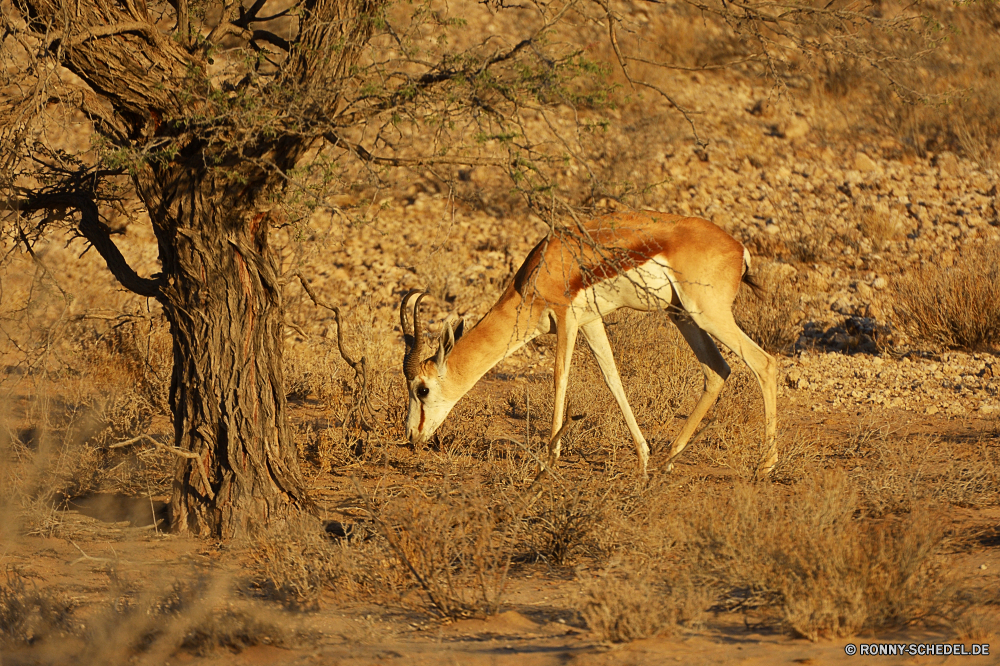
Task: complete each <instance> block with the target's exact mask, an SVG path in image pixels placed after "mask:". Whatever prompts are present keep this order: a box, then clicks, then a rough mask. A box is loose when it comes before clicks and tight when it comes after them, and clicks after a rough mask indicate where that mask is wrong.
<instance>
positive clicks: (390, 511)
mask: <svg viewBox="0 0 1000 666" xmlns="http://www.w3.org/2000/svg"><path fill="white" fill-rule="evenodd" d="M366 504H367V506H368V507H369V511H370V513H371V517H372V519H373V520H374V521H375V523H376V524H377V525H378V526H379V528H380V530H381V532H382V536H383V537H384V538H385V539H386V541H387V542H388V544H389V547H390V548H391V549H392V551H393V552H394V553H395V555H396V557H398V558H399V561H400V562H401V563H402V565H403V567H405V568H406V570H408V571H409V573H410V575H411V576H412V577H413V580H414V582H415V583H416V585H418V586H419V587H420V589H421V590H422V591H423V593H424V594H425V595H426V596H427V599H428V601H429V602H430V605H431V607H432V608H433V609H434V610H435V611H436V612H437V613H439V614H440V615H441V616H442V617H451V618H457V617H470V616H485V615H490V614H492V613H495V612H496V611H497V609H498V608H499V606H500V600H501V597H502V595H503V593H504V588H505V585H506V581H507V571H508V568H509V566H510V559H511V548H510V543H511V540H512V537H513V534H512V532H513V531H514V530H515V529H516V526H517V525H516V521H514V520H512V519H511V517H510V516H509V515H507V516H505V515H501V514H502V513H503V508H502V507H496V506H491V505H492V503H491V502H490V500H489V498H488V497H486V496H485V495H484V494H483V489H482V488H481V487H479V486H477V485H475V484H472V483H464V484H457V485H452V484H451V483H450V482H449V481H448V479H445V482H444V483H443V484H441V485H440V486H439V487H437V488H433V489H431V490H430V491H429V492H426V493H425V492H423V491H421V490H416V489H414V490H408V491H404V492H402V493H400V494H399V495H396V496H395V497H392V498H390V499H389V500H387V501H386V502H384V503H383V504H382V505H381V506H375V504H374V503H373V502H372V501H371V500H366Z"/></svg>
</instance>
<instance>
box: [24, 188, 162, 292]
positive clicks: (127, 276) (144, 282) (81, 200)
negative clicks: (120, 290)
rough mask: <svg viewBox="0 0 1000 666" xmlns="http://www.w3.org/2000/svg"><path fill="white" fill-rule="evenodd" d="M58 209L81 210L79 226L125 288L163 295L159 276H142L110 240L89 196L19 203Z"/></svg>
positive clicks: (62, 195) (30, 208)
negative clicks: (157, 277)
mask: <svg viewBox="0 0 1000 666" xmlns="http://www.w3.org/2000/svg"><path fill="white" fill-rule="evenodd" d="M58 208H75V209H77V210H78V211H80V222H79V224H78V225H77V228H78V229H79V230H80V233H81V234H82V235H83V237H84V238H86V239H87V240H88V241H89V242H90V244H91V245H92V246H93V247H94V249H96V250H97V252H98V253H99V254H100V255H101V257H102V258H103V259H104V261H105V263H107V265H108V270H110V271H111V274H112V275H114V276H115V279H116V280H118V282H119V283H120V284H121V285H122V286H123V287H125V288H126V289H128V290H129V291H131V292H134V293H136V294H138V295H140V296H145V297H146V298H159V297H160V296H162V292H161V290H160V286H161V281H160V280H159V279H156V278H144V277H140V276H139V274H138V273H136V272H135V270H133V269H132V267H131V266H129V265H128V262H127V261H126V260H125V257H124V256H122V253H121V250H119V249H118V246H117V245H115V243H114V241H112V240H111V230H110V229H108V228H107V226H105V225H104V223H103V222H101V220H100V214H99V212H98V210H97V204H96V203H94V201H93V199H91V198H90V197H88V196H86V195H84V194H77V193H73V192H54V193H50V194H41V195H38V196H36V197H34V198H32V199H29V200H27V201H24V202H21V205H20V211H22V212H25V211H35V210H46V209H49V210H51V209H58Z"/></svg>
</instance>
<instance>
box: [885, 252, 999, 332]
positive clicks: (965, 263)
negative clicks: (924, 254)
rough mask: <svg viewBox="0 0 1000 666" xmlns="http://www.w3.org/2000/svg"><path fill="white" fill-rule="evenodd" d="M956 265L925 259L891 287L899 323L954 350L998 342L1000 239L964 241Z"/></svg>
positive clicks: (907, 330) (906, 328)
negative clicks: (925, 260)
mask: <svg viewBox="0 0 1000 666" xmlns="http://www.w3.org/2000/svg"><path fill="white" fill-rule="evenodd" d="M961 251H962V254H961V255H960V257H959V258H958V259H957V260H956V262H955V265H954V266H939V265H936V264H933V263H932V264H928V265H927V266H925V267H922V268H921V269H920V270H919V271H911V272H909V273H907V274H904V275H903V276H901V277H900V278H899V279H898V280H897V281H896V282H895V284H894V287H893V294H892V295H893V308H894V310H895V313H896V317H897V319H898V322H899V325H900V326H901V327H902V329H903V330H904V331H906V333H907V334H908V335H909V336H910V338H911V339H913V340H915V341H920V342H924V343H930V344H932V345H940V346H943V347H946V348H953V349H969V350H979V349H997V348H998V347H1000V244H998V243H991V244H986V245H978V244H977V245H965V246H963V247H962V250H961Z"/></svg>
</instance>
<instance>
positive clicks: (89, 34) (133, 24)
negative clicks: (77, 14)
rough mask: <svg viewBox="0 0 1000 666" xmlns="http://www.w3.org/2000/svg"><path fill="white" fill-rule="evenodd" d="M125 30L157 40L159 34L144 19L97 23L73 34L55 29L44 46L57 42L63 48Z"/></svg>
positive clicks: (121, 32)
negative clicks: (110, 23)
mask: <svg viewBox="0 0 1000 666" xmlns="http://www.w3.org/2000/svg"><path fill="white" fill-rule="evenodd" d="M126 32H138V33H141V34H143V35H146V36H147V37H149V38H150V39H152V40H153V41H159V35H158V34H156V26H154V25H152V24H151V23H147V22H146V21H126V22H123V23H113V24H112V25H97V26H94V27H92V28H90V29H88V30H84V31H83V32H78V33H76V34H74V35H67V34H66V33H65V32H64V31H62V30H57V31H55V32H53V33H52V34H50V35H49V37H48V40H47V41H46V46H47V47H48V48H52V47H53V46H54V45H55V44H56V43H57V42H59V43H61V45H62V47H63V48H68V47H71V46H78V45H80V44H83V43H84V42H86V41H88V40H91V39H97V38H98V37H111V36H112V35H121V34H123V33H126Z"/></svg>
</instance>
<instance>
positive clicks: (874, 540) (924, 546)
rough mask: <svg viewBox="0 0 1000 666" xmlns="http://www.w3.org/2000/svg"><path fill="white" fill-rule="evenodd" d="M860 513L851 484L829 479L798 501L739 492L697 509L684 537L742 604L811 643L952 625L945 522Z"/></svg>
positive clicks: (754, 489)
mask: <svg viewBox="0 0 1000 666" xmlns="http://www.w3.org/2000/svg"><path fill="white" fill-rule="evenodd" d="M857 511H858V500H857V497H856V495H855V492H854V490H853V488H851V487H850V485H849V483H848V481H847V479H846V477H845V476H844V475H842V474H838V473H827V474H824V475H822V476H820V477H818V478H816V479H811V480H809V481H806V482H804V483H803V484H802V486H800V487H799V488H797V489H796V490H795V491H794V493H793V495H792V496H791V497H781V496H780V495H779V494H778V493H777V492H776V491H775V489H774V487H773V486H749V485H738V486H737V487H736V488H735V492H734V493H733V495H732V496H731V497H729V498H726V499H723V500H721V501H720V500H717V499H706V500H704V501H703V502H702V503H701V505H696V506H694V507H693V508H692V511H691V512H690V513H689V514H688V515H687V517H686V519H685V521H686V525H685V526H683V527H682V528H681V529H683V530H685V531H686V532H687V533H688V543H689V547H690V549H691V550H690V556H691V557H693V558H694V559H695V560H696V561H697V562H698V565H699V566H700V567H702V568H703V569H704V570H705V571H706V572H708V573H709V574H710V575H712V576H714V577H715V578H716V580H718V582H719V583H720V584H721V585H722V586H723V588H725V589H727V590H728V591H730V593H734V592H735V593H736V594H737V596H739V597H741V598H742V601H741V602H740V604H741V605H743V606H744V607H747V608H754V609H756V610H758V611H760V612H762V613H763V614H764V615H765V616H766V617H769V618H772V619H773V620H775V621H777V622H779V623H780V624H782V625H783V626H784V627H785V628H786V629H787V630H788V631H790V632H792V633H793V634H796V635H799V636H803V637H806V638H809V639H810V640H816V639H818V638H820V637H833V636H849V635H853V634H856V633H858V632H860V631H864V630H879V629H884V628H888V627H893V626H902V625H907V624H911V623H914V622H920V621H933V620H942V619H945V618H947V617H948V615H949V614H950V613H952V612H953V608H954V606H953V601H954V599H953V597H952V595H951V593H950V589H949V587H948V585H947V583H946V581H945V580H944V578H943V577H942V574H941V572H940V571H939V570H938V568H937V565H936V555H937V553H938V552H939V551H940V546H941V542H942V539H943V535H942V529H941V524H940V521H939V520H938V519H937V518H936V517H935V516H934V515H933V514H932V513H931V512H930V511H923V512H920V513H914V514H911V515H910V516H908V517H906V518H905V519H904V520H901V521H898V522H889V521H877V522H875V521H868V522H862V521H860V520H859V519H858V518H856V517H855V514H856V513H857Z"/></svg>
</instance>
